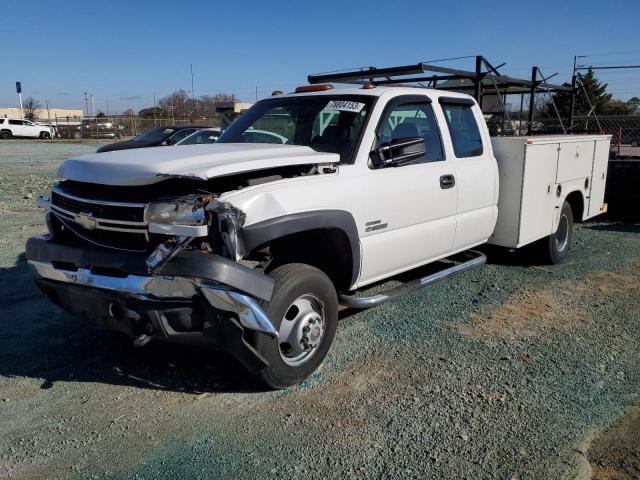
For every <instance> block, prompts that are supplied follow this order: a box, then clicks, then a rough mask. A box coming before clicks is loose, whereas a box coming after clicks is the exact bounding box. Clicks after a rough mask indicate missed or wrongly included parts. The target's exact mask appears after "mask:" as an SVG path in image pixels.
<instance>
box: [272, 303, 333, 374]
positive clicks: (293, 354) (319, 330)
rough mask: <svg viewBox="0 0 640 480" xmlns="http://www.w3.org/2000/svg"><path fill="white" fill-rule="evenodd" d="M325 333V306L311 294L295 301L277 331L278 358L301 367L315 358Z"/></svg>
mask: <svg viewBox="0 0 640 480" xmlns="http://www.w3.org/2000/svg"><path fill="white" fill-rule="evenodd" d="M324 330H325V319H324V305H323V304H322V301H320V299H319V298H318V297H316V296H315V295H312V294H306V295H302V296H301V297H298V298H297V299H296V300H295V301H294V302H293V303H292V304H291V305H290V306H289V308H288V309H287V311H286V312H285V314H284V317H283V319H282V323H281V324H280V329H279V330H278V342H279V347H280V357H281V358H282V361H283V362H284V363H286V364H287V365H291V366H300V365H302V364H304V363H306V362H307V361H309V359H310V358H311V357H312V356H313V355H314V354H315V352H316V350H317V348H318V347H319V346H320V344H321V343H322V338H323V337H324Z"/></svg>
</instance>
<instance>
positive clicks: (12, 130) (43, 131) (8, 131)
mask: <svg viewBox="0 0 640 480" xmlns="http://www.w3.org/2000/svg"><path fill="white" fill-rule="evenodd" d="M54 135H55V130H54V129H53V128H52V127H50V126H48V125H38V124H37V123H34V122H32V121H31V120H24V119H17V118H0V138H2V139H3V140H6V139H9V138H12V137H28V138H51V137H53V136H54Z"/></svg>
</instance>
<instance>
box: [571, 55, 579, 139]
mask: <svg viewBox="0 0 640 480" xmlns="http://www.w3.org/2000/svg"><path fill="white" fill-rule="evenodd" d="M577 60H578V57H577V56H576V55H574V56H573V71H572V72H571V104H570V106H569V131H572V129H573V111H574V110H575V107H576V82H577V81H578V75H577V70H576V61H577Z"/></svg>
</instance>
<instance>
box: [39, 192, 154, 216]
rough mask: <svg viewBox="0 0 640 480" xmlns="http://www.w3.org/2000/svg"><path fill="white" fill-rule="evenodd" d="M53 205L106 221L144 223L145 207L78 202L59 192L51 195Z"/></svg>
mask: <svg viewBox="0 0 640 480" xmlns="http://www.w3.org/2000/svg"><path fill="white" fill-rule="evenodd" d="M51 203H52V204H53V205H55V206H57V207H60V208H62V209H63V210H66V211H67V212H72V213H86V214H92V215H93V216H94V217H96V218H102V219H104V220H120V221H123V222H144V206H142V205H140V206H130V207H129V206H124V205H117V204H108V203H91V201H83V200H78V199H76V198H71V197H68V196H66V195H61V194H59V193H57V192H55V191H54V192H52V193H51Z"/></svg>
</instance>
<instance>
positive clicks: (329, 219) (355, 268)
mask: <svg viewBox="0 0 640 480" xmlns="http://www.w3.org/2000/svg"><path fill="white" fill-rule="evenodd" d="M318 229H337V230H340V231H342V232H343V233H344V234H345V235H346V236H347V239H348V240H349V245H350V247H351V260H352V269H351V285H353V284H355V283H356V280H357V279H358V276H359V275H360V236H359V235H358V227H357V226H356V221H355V220H354V218H353V215H351V213H349V212H347V211H345V210H313V211H309V212H298V213H292V214H288V215H282V216H280V217H275V218H271V219H269V220H264V221H262V222H258V223H254V224H253V225H247V226H245V227H243V228H242V229H241V231H240V232H241V233H240V235H241V237H242V245H243V247H244V250H245V252H251V251H252V250H254V249H255V248H256V247H259V246H261V245H264V244H266V243H268V242H270V241H271V240H275V239H277V238H281V237H285V236H287V235H291V234H294V233H300V232H305V231H309V230H318Z"/></svg>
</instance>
